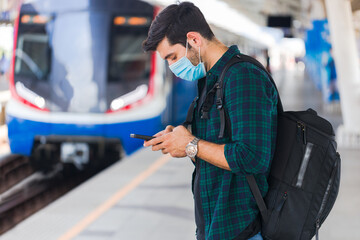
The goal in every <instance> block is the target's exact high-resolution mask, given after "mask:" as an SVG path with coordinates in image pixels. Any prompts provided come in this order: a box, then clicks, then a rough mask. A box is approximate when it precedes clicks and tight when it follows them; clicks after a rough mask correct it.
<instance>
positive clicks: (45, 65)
mask: <svg viewBox="0 0 360 240" xmlns="http://www.w3.org/2000/svg"><path fill="white" fill-rule="evenodd" d="M48 41H49V37H48V36H47V35H45V34H22V35H20V36H19V39H18V47H17V49H16V52H15V54H16V62H15V74H18V75H25V76H29V77H35V78H36V79H37V80H43V79H46V78H47V75H48V73H49V62H50V49H49V45H48Z"/></svg>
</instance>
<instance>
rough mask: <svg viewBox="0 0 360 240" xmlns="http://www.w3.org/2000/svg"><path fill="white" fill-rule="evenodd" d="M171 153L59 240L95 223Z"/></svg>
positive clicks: (65, 238)
mask: <svg viewBox="0 0 360 240" xmlns="http://www.w3.org/2000/svg"><path fill="white" fill-rule="evenodd" d="M170 158H171V157H170V155H169V154H167V155H164V156H162V157H160V158H159V159H158V160H157V161H156V162H154V163H153V164H152V165H151V166H150V167H149V168H148V169H146V170H145V171H143V172H142V173H140V174H139V175H138V176H137V177H136V178H134V179H133V180H132V181H131V182H130V183H129V184H127V185H126V186H125V187H123V188H121V189H120V190H119V191H118V192H116V193H115V194H114V195H113V196H111V197H110V198H109V199H108V200H107V201H106V202H104V203H103V204H101V205H100V206H99V207H98V208H96V209H95V210H94V211H92V212H91V213H89V214H88V215H87V216H86V217H85V218H84V219H83V220H81V221H80V222H79V223H77V224H76V225H75V226H74V227H72V228H71V229H70V230H69V231H67V232H66V233H65V234H64V235H62V236H61V237H59V238H58V240H70V239H72V238H74V237H76V236H77V235H79V233H81V232H82V231H83V230H84V229H85V228H86V227H87V226H89V225H90V224H91V223H93V222H94V221H95V220H96V219H98V218H99V217H100V216H101V215H102V214H104V213H105V212H106V211H108V210H109V209H110V208H111V207H113V206H114V205H115V204H117V203H118V202H119V201H120V200H121V199H122V198H123V197H125V196H126V195H127V194H128V193H129V192H131V191H132V190H133V189H135V188H136V187H137V186H139V185H140V184H141V183H142V182H143V181H145V180H146V179H147V178H148V177H150V176H151V175H152V174H153V173H154V172H156V171H157V170H158V169H159V168H160V167H162V166H163V165H165V164H166V163H167V162H168V161H169V160H170Z"/></svg>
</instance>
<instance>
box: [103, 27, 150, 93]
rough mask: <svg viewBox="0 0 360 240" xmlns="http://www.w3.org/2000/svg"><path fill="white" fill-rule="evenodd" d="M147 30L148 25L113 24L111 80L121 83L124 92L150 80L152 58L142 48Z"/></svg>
mask: <svg viewBox="0 0 360 240" xmlns="http://www.w3.org/2000/svg"><path fill="white" fill-rule="evenodd" d="M117 21H118V22H119V21H120V20H117ZM147 32H148V27H144V26H129V25H125V26H121V25H120V26H119V25H116V24H114V25H113V30H112V37H111V46H110V62H109V82H110V83H121V85H122V88H123V91H124V92H123V93H125V92H129V91H132V90H134V89H135V88H136V87H137V86H140V85H143V84H148V82H149V76H150V59H151V58H150V54H149V53H144V51H143V50H142V42H143V41H144V39H146V36H147ZM118 94H119V93H118Z"/></svg>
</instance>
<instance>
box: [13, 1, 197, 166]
mask: <svg viewBox="0 0 360 240" xmlns="http://www.w3.org/2000/svg"><path fill="white" fill-rule="evenodd" d="M158 10H159V8H158V7H156V6H153V5H150V4H148V3H145V2H141V1H137V0H76V1H73V0H62V1H58V0H34V1H31V2H29V3H27V4H23V5H22V6H21V9H20V12H19V16H18V18H17V20H16V23H15V28H14V29H15V34H14V35H15V37H14V53H13V59H12V66H11V71H10V90H11V93H12V98H11V100H10V101H9V102H8V105H7V107H6V109H7V112H6V117H7V125H8V135H9V142H10V148H11V152H12V153H16V154H23V155H26V156H31V159H32V160H33V161H34V162H35V163H36V164H37V165H39V166H47V165H52V164H54V163H56V162H63V163H70V164H75V166H76V167H77V168H79V169H83V168H86V167H87V166H93V165H99V164H101V161H105V160H108V159H112V160H114V159H116V160H117V159H119V158H120V157H121V156H122V155H123V154H131V153H133V152H134V151H136V150H137V149H138V148H139V147H140V146H142V143H143V142H142V141H141V140H136V139H131V138H130V137H129V135H130V133H138V134H145V135H152V134H154V133H156V132H157V131H159V130H161V129H162V128H163V127H164V126H165V125H167V124H178V123H181V122H182V121H183V120H184V119H185V117H186V110H187V108H188V106H189V104H190V102H191V100H192V99H193V96H195V94H196V87H195V83H189V82H186V81H182V80H180V79H178V78H176V77H175V76H174V75H173V74H172V73H171V72H170V71H169V70H168V67H167V66H166V62H165V61H163V60H162V59H161V58H160V57H159V56H158V55H157V54H156V53H144V52H143V51H142V47H141V44H142V41H143V40H144V39H145V38H146V36H147V32H148V29H149V27H150V24H151V21H152V20H153V18H154V16H155V15H156V13H157V11H158ZM104 159H105V160H104Z"/></svg>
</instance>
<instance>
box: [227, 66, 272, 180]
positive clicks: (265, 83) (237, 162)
mask: <svg viewBox="0 0 360 240" xmlns="http://www.w3.org/2000/svg"><path fill="white" fill-rule="evenodd" d="M235 69H236V70H232V71H229V72H228V74H227V76H226V77H227V80H226V81H225V86H224V88H225V89H224V94H225V98H224V99H225V109H226V111H227V114H228V118H229V120H230V125H231V134H232V136H231V138H232V142H231V143H228V144H226V145H225V150H224V154H225V158H226V160H227V162H228V164H229V166H230V168H231V171H232V172H234V173H236V174H264V173H266V172H268V171H269V166H270V162H271V158H272V139H273V131H274V125H275V126H276V124H274V121H276V114H277V112H276V111H277V109H276V105H277V92H276V90H275V88H274V86H273V84H272V83H271V82H270V80H269V79H268V76H267V75H266V74H265V73H264V72H263V71H261V70H260V69H258V68H257V67H255V66H254V65H251V64H249V63H238V66H237V68H235ZM273 141H274V140H273Z"/></svg>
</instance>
